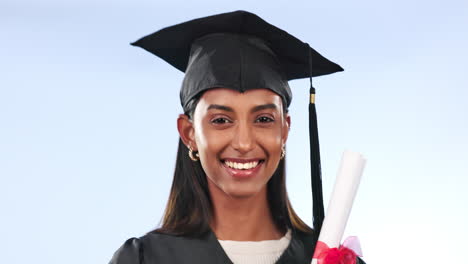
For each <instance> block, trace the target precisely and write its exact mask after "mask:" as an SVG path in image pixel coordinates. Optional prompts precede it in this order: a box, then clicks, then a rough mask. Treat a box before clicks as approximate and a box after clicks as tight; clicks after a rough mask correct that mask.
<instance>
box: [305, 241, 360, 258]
mask: <svg viewBox="0 0 468 264" xmlns="http://www.w3.org/2000/svg"><path fill="white" fill-rule="evenodd" d="M357 256H360V257H362V252H361V246H360V244H359V240H358V239H357V237H348V238H347V239H346V240H345V241H344V242H343V244H342V245H341V246H340V247H339V248H330V247H328V246H327V244H325V243H323V242H322V241H318V242H317V246H316V248H315V253H314V259H317V263H318V264H356V258H357Z"/></svg>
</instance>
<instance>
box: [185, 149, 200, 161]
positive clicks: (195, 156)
mask: <svg viewBox="0 0 468 264" xmlns="http://www.w3.org/2000/svg"><path fill="white" fill-rule="evenodd" d="M188 149H189V151H188V155H189V157H190V159H191V160H192V161H198V159H199V158H200V155H198V152H197V153H193V149H192V148H191V147H188Z"/></svg>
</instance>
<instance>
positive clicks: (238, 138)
mask: <svg viewBox="0 0 468 264" xmlns="http://www.w3.org/2000/svg"><path fill="white" fill-rule="evenodd" d="M234 133H235V134H234V137H233V140H232V147H233V148H234V149H235V150H237V151H239V152H240V153H242V154H245V153H248V152H249V151H251V150H253V149H254V147H255V135H254V133H253V131H252V127H251V126H249V124H248V123H247V122H242V121H240V122H239V123H238V125H237V126H236V130H235V132H234Z"/></svg>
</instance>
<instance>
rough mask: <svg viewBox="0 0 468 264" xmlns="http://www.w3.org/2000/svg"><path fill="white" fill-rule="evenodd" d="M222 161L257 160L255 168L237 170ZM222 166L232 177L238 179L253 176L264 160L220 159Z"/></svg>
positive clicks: (248, 160)
mask: <svg viewBox="0 0 468 264" xmlns="http://www.w3.org/2000/svg"><path fill="white" fill-rule="evenodd" d="M224 161H232V162H238V163H247V162H252V161H258V164H257V166H256V167H255V168H252V169H248V170H238V169H234V168H231V167H228V166H227V165H226V163H224ZM221 162H222V164H223V167H224V168H225V169H226V170H227V171H228V173H229V174H230V175H231V176H232V177H234V178H239V179H246V178H252V177H255V175H257V174H258V171H259V170H260V168H261V167H262V166H263V163H264V162H265V160H263V159H234V158H233V159H231V158H227V159H223V160H222V161H221Z"/></svg>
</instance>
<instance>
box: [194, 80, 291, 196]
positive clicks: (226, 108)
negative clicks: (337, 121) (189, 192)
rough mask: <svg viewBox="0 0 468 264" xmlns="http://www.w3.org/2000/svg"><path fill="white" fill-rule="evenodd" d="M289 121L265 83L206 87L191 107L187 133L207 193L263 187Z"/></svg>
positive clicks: (235, 192)
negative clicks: (241, 87)
mask: <svg viewBox="0 0 468 264" xmlns="http://www.w3.org/2000/svg"><path fill="white" fill-rule="evenodd" d="M289 124H290V119H289V116H287V115H285V114H284V109H283V104H282V100H281V97H280V96H278V95H277V94H276V93H274V92H272V91H270V90H268V89H253V90H248V91H246V92H244V93H240V92H238V91H235V90H232V89H226V88H217V89H210V90H208V91H206V92H205V93H204V94H203V96H202V97H201V99H200V101H199V102H198V104H197V106H196V108H195V112H194V116H193V136H192V138H193V143H194V144H195V146H194V149H196V150H197V151H198V153H199V156H200V162H201V165H202V167H203V169H204V171H205V173H206V175H207V177H208V178H209V188H210V191H211V193H212V195H213V192H215V193H220V194H227V195H228V196H231V197H239V198H240V197H249V196H253V195H255V194H257V193H259V192H260V191H262V190H265V188H266V184H267V182H268V180H269V179H270V178H271V176H272V175H273V173H274V172H275V170H276V168H277V167H278V163H279V161H280V158H281V149H282V147H283V145H284V144H285V143H286V139H287V136H288V131H289ZM219 191H221V192H219Z"/></svg>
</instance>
